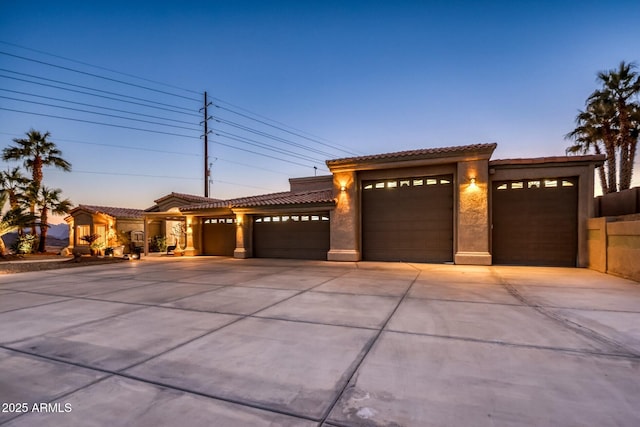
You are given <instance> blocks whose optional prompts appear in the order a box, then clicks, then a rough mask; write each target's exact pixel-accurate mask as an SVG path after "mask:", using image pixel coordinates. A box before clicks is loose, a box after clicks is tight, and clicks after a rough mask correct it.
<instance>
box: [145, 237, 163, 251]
mask: <svg viewBox="0 0 640 427" xmlns="http://www.w3.org/2000/svg"><path fill="white" fill-rule="evenodd" d="M166 250H167V238H166V236H160V235H158V236H153V237H152V238H151V241H150V242H149V251H151V252H165V251H166Z"/></svg>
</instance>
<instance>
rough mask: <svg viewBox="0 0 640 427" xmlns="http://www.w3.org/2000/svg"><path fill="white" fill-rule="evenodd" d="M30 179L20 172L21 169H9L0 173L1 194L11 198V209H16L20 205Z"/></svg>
mask: <svg viewBox="0 0 640 427" xmlns="http://www.w3.org/2000/svg"><path fill="white" fill-rule="evenodd" d="M27 182H28V179H27V178H25V177H24V176H23V175H22V173H21V172H20V168H18V167H15V168H13V169H7V170H6V172H5V171H1V172H0V192H2V193H4V194H6V195H8V196H9V207H10V208H11V209H14V208H16V207H17V206H18V204H19V203H20V194H21V192H22V190H23V189H24V186H25V185H26V184H27Z"/></svg>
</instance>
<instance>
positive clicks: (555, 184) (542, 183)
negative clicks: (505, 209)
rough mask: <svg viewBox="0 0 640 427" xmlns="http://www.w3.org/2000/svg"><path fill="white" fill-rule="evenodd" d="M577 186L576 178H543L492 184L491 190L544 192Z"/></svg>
mask: <svg viewBox="0 0 640 427" xmlns="http://www.w3.org/2000/svg"><path fill="white" fill-rule="evenodd" d="M576 185H578V178H574V177H571V178H543V179H522V180H514V181H500V182H494V183H493V188H494V189H495V190H497V191H505V190H545V189H558V188H560V189H561V188H567V187H574V186H576Z"/></svg>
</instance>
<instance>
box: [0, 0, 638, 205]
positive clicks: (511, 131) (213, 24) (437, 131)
mask: <svg viewBox="0 0 640 427" xmlns="http://www.w3.org/2000/svg"><path fill="white" fill-rule="evenodd" d="M639 18H640V3H638V2H635V1H609V2H593V1H553V2H546V1H536V2H526V1H525V2H465V1H422V2H411V1H386V2H385V1H378V2H376V1H369V2H364V1H313V2H312V1H259V2H258V1H206V2H205V1H202V2H195V1H181V2H178V1H175V2H162V1H156V2H146V1H137V2H120V1H109V2H86V1H77V2H76V1H61V2H50V1H47V2H37V1H29V0H26V1H20V2H13V1H5V0H2V1H0V41H1V42H3V43H0V51H1V52H4V53H5V54H0V68H2V69H4V71H0V75H4V76H9V77H12V78H7V77H0V96H3V97H4V98H0V108H2V107H3V108H7V109H13V110H21V111H28V112H37V113H39V114H49V115H57V116H65V117H70V118H73V119H76V120H75V121H73V120H64V119H58V118H52V117H45V116H36V115H32V114H24V113H17V112H12V111H6V110H0V148H1V147H5V146H7V145H9V144H11V139H12V138H14V137H16V136H20V135H22V134H24V132H26V131H27V130H28V129H29V128H31V127H33V128H36V129H38V130H42V131H44V130H49V131H50V132H51V133H52V140H54V141H55V142H56V143H57V144H58V146H59V147H60V148H61V149H62V150H63V152H64V156H65V157H66V158H67V159H68V160H69V161H70V162H71V163H72V164H73V169H74V172H72V173H68V174H64V173H61V172H58V171H55V170H46V171H45V181H46V184H47V185H49V186H52V187H60V188H62V189H63V190H64V194H65V195H66V196H67V197H70V198H71V199H72V201H73V202H74V203H76V204H78V203H85V204H102V205H110V206H129V207H138V208H146V207H148V206H150V205H152V204H153V200H154V199H157V198H159V197H161V196H162V195H164V194H167V193H169V192H171V191H176V192H185V193H194V194H202V192H203V183H202V178H201V175H202V169H203V161H202V143H201V140H200V139H199V136H200V133H201V132H200V131H199V130H198V129H199V127H198V126H199V122H200V121H201V118H200V117H199V116H198V115H197V114H199V113H198V109H199V108H200V107H201V105H200V99H201V97H202V92H204V91H205V90H206V91H208V93H209V95H210V96H211V97H215V98H216V99H218V100H220V101H219V102H218V105H221V106H224V107H226V108H227V110H224V109H221V108H216V107H214V106H212V107H211V111H210V114H211V115H215V116H216V117H219V118H221V119H223V120H226V121H232V122H234V123H237V124H240V125H242V126H245V127H249V128H251V129H252V130H256V131H259V132H263V134H261V135H258V134H255V133H247V132H246V131H244V130H241V129H239V128H237V127H230V126H229V125H225V124H223V123H220V122H216V121H215V120H212V121H211V126H212V128H213V129H214V130H215V131H216V132H217V131H220V132H226V133H224V134H222V135H226V136H228V135H236V137H238V136H239V137H242V138H245V139H246V138H250V139H251V140H253V141H255V142H258V143H263V144H264V143H267V144H270V145H272V147H273V148H268V149H266V150H263V149H260V148H257V147H256V146H255V145H254V146H248V145H246V144H244V143H240V142H239V141H237V139H236V140H233V139H230V138H228V137H225V136H220V135H211V139H212V142H211V143H210V155H211V161H212V162H213V184H212V189H211V190H212V192H211V195H212V196H213V197H219V198H229V197H237V196H244V195H250V194H257V193H265V192H271V191H284V190H286V189H287V188H288V183H287V179H288V178H289V177H297V176H309V175H313V174H314V169H313V166H316V167H318V168H319V169H318V173H327V172H326V170H323V169H324V168H325V165H324V164H323V163H322V160H324V159H328V158H338V157H345V156H348V155H349V154H348V153H356V154H372V153H382V152H390V151H398V150H407V149H415V148H424V147H440V146H450V145H464V144H473V143H480V142H497V143H498V149H497V150H496V153H495V154H494V158H514V157H539V156H553V155H563V154H564V149H565V148H566V146H567V145H568V141H565V140H564V135H565V134H566V133H567V132H569V131H570V130H571V129H572V127H573V125H574V122H573V121H574V118H575V115H576V113H577V110H578V109H579V108H582V107H583V105H584V101H585V99H586V98H587V96H588V95H589V94H590V93H591V92H592V91H593V90H594V89H595V88H596V86H597V84H596V81H595V76H596V73H597V72H598V71H601V70H606V69H610V68H614V67H616V65H617V64H618V63H619V62H620V61H621V60H625V61H638V60H640V50H638V41H639V40H640V25H638V19H639ZM24 48H28V49H24ZM29 49H30V50H29ZM46 53H48V54H52V55H57V56H50V55H47V54H46ZM7 54H9V55H7ZM11 55H17V56H21V57H23V58H28V59H31V60H37V61H41V62H46V63H50V64H54V65H59V66H63V67H67V68H70V69H73V70H78V71H83V72H85V73H92V74H96V75H100V76H104V77H109V78H112V79H116V80H122V81H126V82H129V83H134V84H137V85H142V86H147V87H151V88H154V89H157V90H162V91H167V92H172V93H175V94H178V95H180V96H183V97H187V98H192V100H191V99H184V98H181V97H176V96H171V95H167V94H163V93H158V92H154V91H149V90H145V89H141V88H139V87H134V86H125V85H122V84H119V83H116V82H113V81H109V80H105V79H98V78H95V77H92V76H89V75H86V74H81V73H77V72H73V71H69V70H63V69H60V68H55V67H51V66H49V65H46V64H42V63H38V62H33V61H28V60H25V59H21V58H16V57H15V56H11ZM63 58H68V59H73V60H75V61H80V62H83V63H86V64H91V65H96V66H100V67H103V68H93V67H90V66H88V65H85V64H81V63H78V62H71V61H68V60H66V59H63ZM104 68H107V69H110V70H115V71H120V72H123V73H127V74H130V75H133V76H138V77H143V78H145V79H149V80H153V81H157V82H162V83H165V84H169V85H173V86H175V87H177V88H173V87H168V86H163V85H157V84H155V83H152V82H149V81H145V80H138V79H134V78H133V77H130V76H125V75H122V74H117V73H113V72H111V71H107V70H105V69H104ZM16 73H22V74H16ZM24 74H31V75H35V76H37V78H28V77H25V76H24ZM16 78H21V79H23V80H29V79H30V80H31V81H36V82H40V83H43V82H45V81H44V80H42V78H49V79H53V80H57V81H60V82H64V83H73V84H77V85H81V86H85V87H88V88H92V89H100V90H104V91H106V92H113V93H118V94H127V95H129V96H135V97H138V98H140V99H145V100H148V101H152V102H155V103H163V104H166V105H171V106H172V109H173V107H176V108H186V109H188V111H189V112H190V113H191V115H188V114H183V113H179V112H175V111H174V112H170V111H163V110H157V109H151V108H148V107H142V106H140V105H135V104H125V103H122V102H117V101H114V100H108V99H104V98H99V97H96V96H89V95H84V94H80V93H77V92H71V91H63V90H60V89H56V88H51V87H47V86H43V85H38V84H34V83H28V82H24V81H21V80H16ZM49 83H51V82H49ZM66 87H67V88H70V87H69V86H66ZM178 88H181V89H178ZM76 89H78V88H77V87H76ZM182 89H188V90H189V91H186V90H182ZM10 91H13V92H10ZM16 91H17V92H21V93H20V94H18V93H16ZM91 92H93V91H91ZM42 96H47V97H49V98H57V100H51V99H43V98H41V97H42ZM7 98H13V99H7ZM25 100H26V101H29V100H31V101H37V102H41V103H50V104H54V105H62V106H67V107H68V108H77V109H80V110H85V111H84V112H83V111H75V110H64V109H60V108H54V107H50V106H45V105H39V104H33V103H28V102H25ZM73 103H76V104H73ZM77 103H83V104H91V105H96V107H87V106H86V105H85V106H80V105H78V104H77ZM156 105H159V104H156ZM97 107H108V108H112V109H121V110H126V111H131V112H135V113H138V114H147V115H153V116H161V117H163V118H167V119H171V120H174V121H173V122H164V121H163V123H171V124H173V125H177V126H184V127H188V128H189V129H178V128H171V127H168V126H160V125H155V124H150V123H141V122H135V121H131V120H124V119H119V118H114V117H105V116H99V115H96V114H91V113H87V112H86V110H90V111H96V112H102V113H108V114H114V115H126V114H124V113H122V114H120V113H117V112H114V111H106V110H102V109H99V108H97ZM228 109H231V110H232V111H228ZM179 111H183V112H186V111H187V110H179ZM233 111H235V112H233ZM237 113H242V114H245V115H248V116H250V117H253V118H254V119H258V120H260V121H263V122H268V123H271V124H272V125H275V126H278V127H280V128H286V129H287V130H289V131H290V132H294V133H295V134H297V135H294V134H292V133H290V132H283V131H282V130H280V129H277V128H275V127H273V126H265V125H264V124H263V123H260V122H259V121H256V120H250V119H247V118H246V117H243V116H241V115H239V114H237ZM254 113H255V114H258V115H259V116H257V115H255V114H254ZM135 117H137V118H138V119H143V120H149V121H157V120H156V119H152V118H148V117H146V118H145V117H143V116H135ZM267 118H268V119H273V120H276V121H277V122H278V123H275V122H271V121H269V120H267ZM77 120H88V121H98V122H103V123H109V124H115V125H124V126H130V127H138V128H146V129H155V130H163V131H166V132H170V133H177V134H180V135H185V136H176V135H165V134H157V133H150V132H141V131H136V130H132V129H123V128H118V127H110V126H103V125H98V124H92V123H85V122H79V121H77ZM176 120H178V121H181V122H187V123H180V122H177V121H176ZM284 125H286V126H291V127H293V128H295V129H296V130H293V129H292V128H289V127H285V126H284ZM301 131H304V132H305V133H302V132H301ZM264 133H267V134H268V135H269V136H272V137H275V138H279V140H278V139H271V138H270V137H269V136H264ZM300 135H303V136H304V137H305V138H303V137H301V136H300ZM282 139H284V140H286V141H287V142H288V143H295V144H301V145H306V146H309V147H310V148H309V149H305V150H301V149H299V148H295V147H293V146H292V145H286V144H285V143H283V142H282V141H281V140H282ZM216 141H217V142H216ZM318 141H319V142H322V143H324V144H328V145H322V144H319V143H318ZM218 142H219V143H218ZM222 144H226V145H222ZM229 145H234V146H236V148H235V149H234V148H231V147H229ZM238 148H240V149H238ZM242 149H244V150H251V151H254V152H262V153H263V154H267V155H269V156H271V157H266V156H260V155H256V154H253V153H249V152H247V151H242ZM277 150H285V151H286V153H287V154H290V153H289V152H290V151H295V152H296V153H297V154H296V155H297V156H298V157H295V158H294V157H290V156H288V155H287V154H282V153H281V152H278V151H277ZM309 150H315V151H309ZM299 156H303V157H305V159H301V158H300V157H299ZM273 157H278V158H282V159H286V160H288V162H283V161H281V160H278V159H274V158H273ZM306 157H313V158H314V160H309V159H306ZM292 162H293V163H292ZM140 175H144V176H140ZM638 175H640V174H636V176H638ZM634 182H635V185H638V182H639V180H638V178H636V179H635V181H634Z"/></svg>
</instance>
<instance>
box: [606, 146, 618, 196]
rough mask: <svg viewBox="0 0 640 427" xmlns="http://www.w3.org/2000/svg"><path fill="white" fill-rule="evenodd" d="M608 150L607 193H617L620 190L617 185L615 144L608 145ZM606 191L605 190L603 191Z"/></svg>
mask: <svg viewBox="0 0 640 427" xmlns="http://www.w3.org/2000/svg"><path fill="white" fill-rule="evenodd" d="M606 150H607V193H615V192H616V191H617V190H618V185H617V183H616V178H617V176H616V175H617V174H616V148H615V146H614V145H613V144H606ZM603 191H604V190H603Z"/></svg>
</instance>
